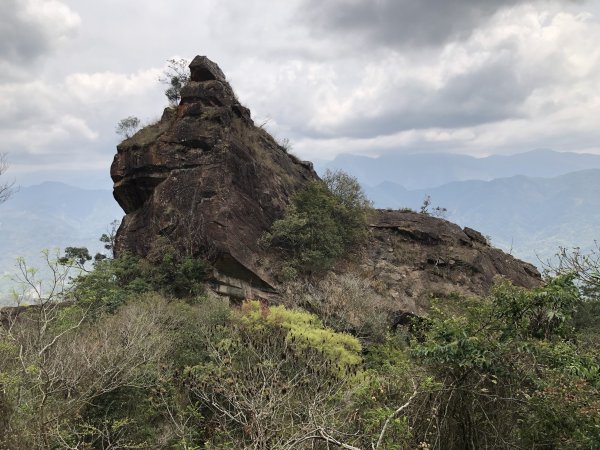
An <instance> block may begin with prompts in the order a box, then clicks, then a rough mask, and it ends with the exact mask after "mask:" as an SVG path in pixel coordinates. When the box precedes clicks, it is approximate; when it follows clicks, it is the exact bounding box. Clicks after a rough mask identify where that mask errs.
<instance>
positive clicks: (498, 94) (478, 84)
mask: <svg viewBox="0 0 600 450" xmlns="http://www.w3.org/2000/svg"><path fill="white" fill-rule="evenodd" d="M533 87H534V86H533V84H532V83H531V82H530V81H524V80H521V79H519V77H518V76H517V74H516V73H515V69H514V67H513V64H512V62H511V60H510V58H506V59H500V60H498V61H495V62H494V63H491V64H488V65H485V66H483V67H482V68H480V69H479V70H476V71H472V72H469V73H465V74H462V75H459V76H456V77H454V78H452V79H450V80H449V81H448V83H447V84H446V85H445V86H444V87H443V88H441V89H440V90H439V91H432V90H431V89H430V88H428V87H425V86H423V85H419V84H418V83H417V82H415V81H413V82H412V83H411V84H410V85H403V86H395V85H390V86H389V88H388V89H387V90H385V91H383V92H381V93H380V95H379V96H378V98H377V99H375V100H374V101H375V103H377V104H378V105H379V106H381V112H380V113H379V114H377V115H372V114H370V113H369V111H370V109H371V106H370V105H367V104H365V105H356V106H357V107H356V108H355V110H356V114H353V115H352V117H351V119H350V120H348V121H346V122H342V123H340V124H339V125H337V126H335V127H332V128H331V129H328V130H310V129H309V130H306V133H307V134H308V135H312V137H317V138H318V137H333V136H336V137H340V136H345V137H351V138H373V137H377V136H384V135H391V134H395V133H399V132H402V131H407V130H413V129H416V130H419V129H427V128H444V129H458V128H464V127H473V126H477V125H481V124H485V123H490V122H497V121H501V120H505V119H509V118H517V117H520V116H521V112H520V109H521V106H522V104H523V102H524V101H525V100H526V99H527V98H528V96H529V94H530V93H531V91H532V89H533Z"/></svg>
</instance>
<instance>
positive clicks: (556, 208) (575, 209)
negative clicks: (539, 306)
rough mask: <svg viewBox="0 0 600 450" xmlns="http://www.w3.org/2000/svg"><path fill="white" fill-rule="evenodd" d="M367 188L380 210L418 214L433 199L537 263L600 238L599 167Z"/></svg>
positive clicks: (457, 219) (501, 244)
mask: <svg viewBox="0 0 600 450" xmlns="http://www.w3.org/2000/svg"><path fill="white" fill-rule="evenodd" d="M365 190H366V192H367V195H368V196H369V197H370V198H371V199H372V200H373V201H374V203H375V206H376V207H380V208H404V207H408V208H412V209H416V210H418V209H419V208H420V206H421V204H422V203H423V199H424V198H425V196H427V195H429V196H431V202H432V206H433V207H435V206H438V205H439V206H441V207H444V208H447V210H448V211H447V213H446V218H447V219H448V220H450V221H452V222H456V223H458V224H459V225H461V226H468V227H472V228H475V229H477V230H479V231H480V232H482V233H484V234H487V235H489V236H491V237H492V241H493V244H494V245H496V246H499V247H500V248H503V249H505V250H509V251H510V250H511V249H512V252H513V254H514V255H515V256H517V257H519V258H522V259H524V260H526V261H530V262H532V263H534V264H535V263H538V264H539V261H538V258H541V259H542V260H545V259H546V258H549V257H552V256H553V255H554V253H555V252H556V251H557V249H558V247H559V246H566V247H573V246H580V247H582V248H585V247H587V246H591V245H593V243H594V240H596V239H598V238H599V237H600V169H589V170H582V171H578V172H572V173H568V174H565V175H560V176H558V177H553V178H534V177H526V176H523V175H518V176H514V177H510V178H500V179H496V180H492V181H462V182H452V183H448V184H445V185H442V186H438V187H435V188H427V189H415V190H407V189H405V188H404V187H403V186H400V185H398V184H395V183H392V182H384V183H381V184H380V185H378V186H376V187H366V188H365Z"/></svg>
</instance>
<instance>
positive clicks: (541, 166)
mask: <svg viewBox="0 0 600 450" xmlns="http://www.w3.org/2000/svg"><path fill="white" fill-rule="evenodd" d="M315 168H316V170H317V171H318V172H319V173H323V172H324V171H325V169H328V168H329V169H341V170H344V171H345V172H348V173H351V174H352V175H354V176H355V177H357V178H358V179H359V181H360V182H361V183H362V184H363V185H366V186H377V185H379V184H381V183H383V182H385V181H391V182H393V183H397V184H399V185H401V186H403V187H404V188H406V189H424V188H430V187H436V186H441V185H443V184H446V183H450V182H453V181H467V180H483V181H489V180H493V179H496V178H506V177H512V176H515V175H525V176H529V177H543V178H548V177H556V176H559V175H564V174H566V173H569V172H575V171H578V170H584V169H600V155H591V154H577V153H563V152H555V151H552V150H546V149H538V150H532V151H529V152H525V153H518V154H515V155H508V156H498V155H494V156H488V157H485V158H474V157H472V156H465V155H455V154H450V153H419V154H386V155H382V156H380V157H378V158H369V157H366V156H358V155H340V156H338V157H336V158H335V159H334V160H333V161H319V162H316V163H315Z"/></svg>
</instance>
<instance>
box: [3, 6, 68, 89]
mask: <svg viewBox="0 0 600 450" xmlns="http://www.w3.org/2000/svg"><path fill="white" fill-rule="evenodd" d="M38 6H41V5H38ZM35 7H36V5H35V4H33V5H32V4H30V2H28V1H27V0H2V1H1V2H0V68H2V69H3V70H2V73H1V74H0V79H11V78H15V77H18V76H19V75H22V72H21V71H20V68H23V67H27V66H29V65H31V64H32V63H33V62H35V61H36V60H37V59H38V58H39V57H41V56H43V55H45V54H47V53H49V52H51V51H52V50H53V49H54V48H55V46H56V45H57V44H58V42H59V41H60V40H61V39H62V38H63V37H65V36H66V35H67V34H69V33H70V32H71V31H73V29H74V27H75V22H77V16H76V15H75V14H74V13H73V12H72V11H71V10H69V9H68V8H67V7H66V6H65V5H64V4H62V3H59V2H55V3H53V4H50V5H46V8H45V9H43V11H37V10H36V8H35Z"/></svg>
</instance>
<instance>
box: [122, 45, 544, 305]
mask: <svg viewBox="0 0 600 450" xmlns="http://www.w3.org/2000/svg"><path fill="white" fill-rule="evenodd" d="M190 69H191V81H190V82H189V83H188V84H187V85H186V86H185V87H184V88H183V89H182V92H181V102H180V104H179V105H178V107H177V108H167V109H166V110H165V112H164V114H163V117H162V118H161V120H160V121H159V122H158V123H156V124H154V125H150V126H148V127H146V128H144V129H143V130H140V131H139V132H138V133H136V134H135V135H134V136H133V137H131V138H129V139H127V140H125V141H124V142H122V143H121V144H120V145H119V146H118V147H117V155H116V156H115V159H114V162H113V165H112V168H111V175H112V178H113V181H114V196H115V198H116V199H117V201H118V202H119V204H120V205H121V207H122V208H123V209H124V210H125V213H126V216H125V218H124V219H123V222H122V224H121V226H120V228H119V230H118V233H117V239H116V251H117V253H122V252H125V251H128V252H132V253H134V254H136V255H140V256H147V255H148V254H149V253H151V252H155V251H157V242H160V241H161V237H162V241H163V242H164V241H165V240H166V241H168V242H169V243H170V245H173V246H175V247H176V248H178V249H179V250H180V251H181V252H183V253H184V254H186V255H190V256H204V257H206V256H209V257H210V258H211V259H212V260H213V262H214V263H215V268H216V271H215V276H214V280H213V281H214V283H213V287H214V289H215V290H217V291H218V292H221V293H224V294H228V295H232V296H235V297H242V298H244V297H246V298H247V297H252V296H254V297H256V296H259V295H263V294H264V295H266V296H268V295H269V293H274V292H275V291H276V289H277V288H278V286H276V282H275V281H274V280H273V278H272V276H271V272H272V269H273V268H274V267H277V265H278V259H277V255H273V254H266V250H265V249H263V248H261V247H260V246H259V245H258V240H259V238H260V237H261V236H262V234H263V233H264V232H265V231H266V230H268V229H269V228H270V227H271V225H272V223H273V222H274V221H275V220H276V219H278V218H280V217H281V216H282V215H283V212H284V209H285V207H286V206H287V204H288V203H289V200H290V196H291V195H292V194H293V193H294V192H296V191H298V190H299V189H301V188H302V187H304V186H306V184H307V183H309V182H310V181H313V180H316V179H318V177H317V175H316V174H315V172H314V171H313V169H312V165H311V164H310V163H307V162H302V161H299V160H298V159H296V158H295V157H293V156H291V155H289V154H287V153H286V151H285V149H284V148H283V147H282V146H280V145H279V144H277V142H276V141H275V140H274V139H273V138H272V137H271V136H270V135H269V134H268V133H267V132H266V131H264V130H263V129H262V128H260V127H256V126H255V125H254V123H253V122H252V119H251V118H250V111H249V110H248V109H247V108H245V107H244V106H242V105H241V104H240V103H239V102H238V100H237V99H236V97H235V95H234V93H233V90H232V88H231V86H230V85H229V84H228V83H227V81H226V79H225V76H224V75H223V72H222V71H221V69H219V67H218V66H217V65H216V64H215V63H213V62H212V61H210V60H209V59H208V58H206V57H204V56H198V57H196V58H195V59H194V61H193V62H192V63H191V65H190ZM370 229H371V232H370V238H369V243H368V245H367V246H366V247H365V248H364V249H363V250H362V257H356V258H354V257H353V258H349V260H351V261H345V262H344V261H342V262H341V263H340V264H339V266H338V267H337V268H336V273H338V274H340V273H342V274H343V273H344V270H346V271H347V273H355V274H356V275H357V276H359V277H360V279H361V280H364V283H366V284H368V285H369V286H371V288H372V291H373V294H374V295H375V296H380V298H381V299H385V300H386V301H391V302H392V303H393V305H394V309H395V310H397V311H407V312H410V313H414V314H420V313H421V312H423V311H424V309H425V308H426V306H427V303H428V299H430V298H431V296H444V295H450V294H452V293H460V294H466V295H484V294H486V293H487V292H488V291H489V288H490V287H491V286H492V284H493V282H494V278H495V277H496V276H498V275H500V276H503V277H506V278H508V279H510V280H511V281H513V282H514V283H515V284H518V285H521V286H525V287H533V286H537V285H538V284H540V282H541V279H540V275H539V273H538V272H537V271H536V270H535V268H534V267H533V266H532V265H530V264H526V263H523V262H521V261H518V260H516V259H515V258H513V257H511V256H509V255H506V254H504V253H503V252H501V251H500V250H497V249H494V248H492V247H490V246H489V245H488V244H487V242H486V239H485V238H484V237H483V236H482V235H481V234H480V233H479V232H477V231H475V230H472V229H469V228H465V229H464V230H463V229H461V228H460V227H458V226H457V225H454V224H452V223H450V222H447V221H444V220H441V219H436V218H433V217H430V216H427V215H423V214H416V213H404V212H398V211H377V212H375V213H374V214H373V217H372V218H371V226H370Z"/></svg>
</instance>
